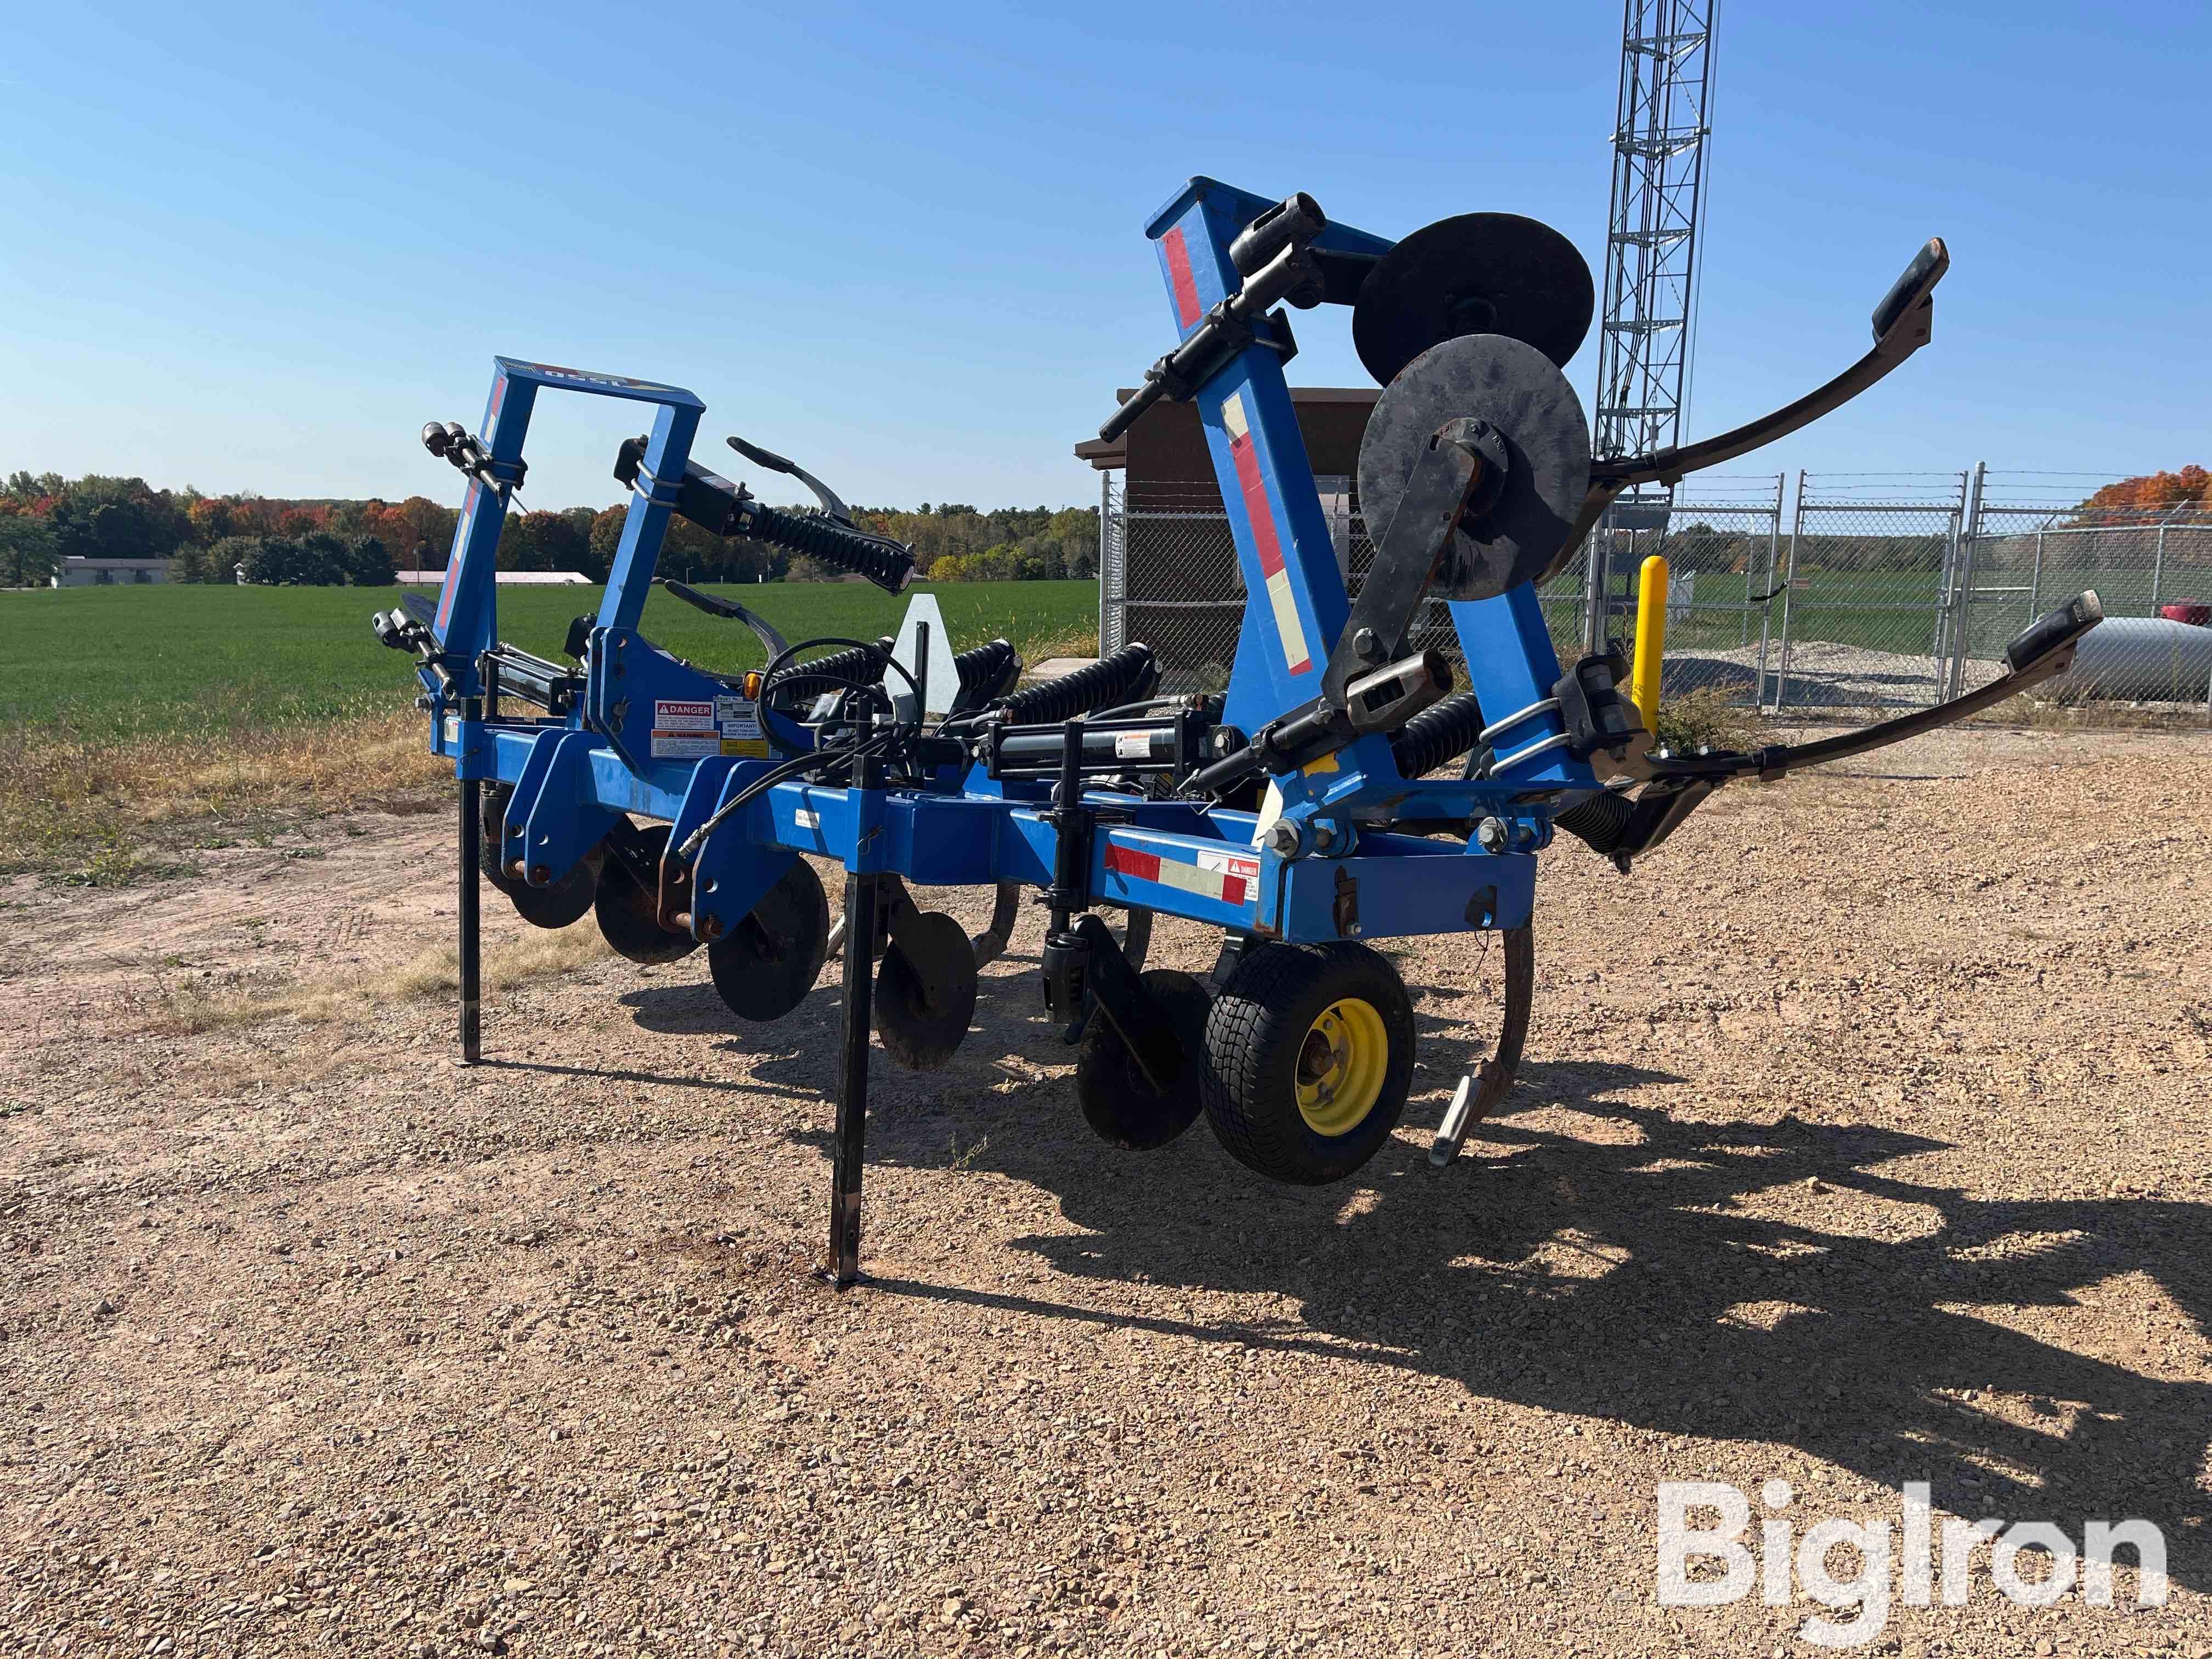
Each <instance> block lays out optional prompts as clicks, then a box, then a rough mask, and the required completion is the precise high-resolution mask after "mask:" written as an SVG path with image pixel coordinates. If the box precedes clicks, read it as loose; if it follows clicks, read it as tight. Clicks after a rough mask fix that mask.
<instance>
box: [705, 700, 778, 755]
mask: <svg viewBox="0 0 2212 1659" xmlns="http://www.w3.org/2000/svg"><path fill="white" fill-rule="evenodd" d="M714 725H715V727H716V728H717V730H719V731H720V733H721V739H722V747H721V750H720V752H721V753H723V754H725V755H732V756H737V757H740V758H743V759H747V760H766V759H767V758H768V733H767V732H763V731H762V730H761V723H760V710H759V708H757V706H756V705H755V704H754V703H753V702H750V700H749V699H747V698H744V697H717V698H715V699H714Z"/></svg>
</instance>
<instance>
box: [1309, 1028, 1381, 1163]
mask: <svg viewBox="0 0 2212 1659" xmlns="http://www.w3.org/2000/svg"><path fill="white" fill-rule="evenodd" d="M1389 1069H1390V1035H1389V1031H1387V1030H1385V1029H1384V1028H1383V1016H1382V1015H1381V1014H1380V1013H1379V1012H1376V1007H1375V1005H1374V1004H1373V1003H1371V1002H1368V1001H1365V1000H1362V999H1361V998H1358V997H1346V998H1345V999H1344V1000H1343V1001H1341V1002H1332V1003H1330V1004H1329V1006H1328V1007H1326V1008H1324V1009H1322V1012H1321V1017H1320V1018H1317V1019H1316V1020H1315V1021H1314V1023H1313V1024H1312V1025H1311V1026H1310V1027H1309V1028H1308V1030H1307V1031H1306V1037H1305V1041H1304V1042H1302V1043H1300V1044H1299V1045H1298V1073H1297V1096H1298V1115H1299V1116H1301V1117H1303V1118H1304V1119H1305V1121H1306V1127H1308V1128H1310V1129H1311V1130H1312V1131H1313V1132H1314V1133H1316V1134H1317V1135H1341V1134H1348V1133H1351V1132H1352V1130H1353V1129H1356V1128H1358V1127H1359V1124H1360V1122H1361V1121H1362V1120H1364V1118H1365V1117H1366V1115H1367V1114H1368V1113H1370V1111H1372V1110H1374V1109H1375V1103H1376V1101H1377V1100H1380V1099H1381V1098H1382V1097H1383V1075H1384V1073H1387V1072H1388V1071H1389Z"/></svg>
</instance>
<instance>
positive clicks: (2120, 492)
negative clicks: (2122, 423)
mask: <svg viewBox="0 0 2212 1659" xmlns="http://www.w3.org/2000/svg"><path fill="white" fill-rule="evenodd" d="M2191 506H2202V507H2205V508H2207V509H2208V510H2212V472H2208V471H2205V470H2204V469H2203V467H2201V466H2194V465H2191V466H2185V467H2183V468H2182V469H2181V470H2180V471H2177V472H2146V473H2142V474H2141V475H2140V476H2139V477H2133V478H2122V479H2121V480H2120V481H2119V482H2118V483H2108V484H2106V486H2105V487H2104V488H2103V489H2100V490H2099V491H2097V493H2096V494H2095V495H2092V496H2090V497H2089V499H2088V500H2087V501H2084V502H2082V503H2081V507H2080V508H2079V509H2078V510H2079V511H2080V512H2081V513H2083V514H2084V515H2087V516H2093V517H2097V518H2109V517H2111V516H2113V515H2116V514H2120V513H2166V512H2171V511H2172V509H2173V508H2175V507H2191Z"/></svg>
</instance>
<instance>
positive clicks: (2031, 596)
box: [2022, 527, 2043, 626]
mask: <svg viewBox="0 0 2212 1659" xmlns="http://www.w3.org/2000/svg"><path fill="white" fill-rule="evenodd" d="M2042 597H2043V532H2042V530H2041V528H2040V527H2039V528H2038V529H2037V531H2036V532H2035V569H2034V573H2033V574H2031V575H2030V576H2029V577H2028V579H2027V620H2028V621H2029V622H2033V621H2034V620H2035V619H2036V618H2037V617H2039V616H2041V615H2042V614H2043V610H2042V607H2041V605H2039V604H2038V603H2037V602H2038V601H2039V599H2042ZM2022 625H2023V626H2025V625H2026V624H2022Z"/></svg>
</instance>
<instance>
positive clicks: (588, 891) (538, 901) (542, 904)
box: [500, 846, 606, 928]
mask: <svg viewBox="0 0 2212 1659" xmlns="http://www.w3.org/2000/svg"><path fill="white" fill-rule="evenodd" d="M605 858H606V854H605V853H604V852H603V851H602V850H601V849H600V848H598V847H596V846H595V847H593V848H592V850H591V851H590V852H588V853H586V854H584V856H583V857H581V858H580V859H578V860H576V862H575V865H574V867H572V868H571V869H570V870H569V872H568V874H566V875H564V876H562V878H561V879H560V880H558V881H556V882H555V883H553V884H551V885H550V886H548V887H532V885H531V884H529V883H527V882H522V881H513V880H509V881H507V882H505V883H502V884H500V886H501V891H503V892H504V893H505V894H506V895H507V898H508V900H509V901H510V902H512V903H513V906H514V914H515V915H518V916H520V917H521V918H522V919H523V920H524V921H526V922H528V923H529V924H530V925H531V926H532V927H549V928H550V927H567V926H568V924H569V923H571V922H573V921H580V920H581V919H582V917H583V915H584V912H585V911H586V910H588V909H590V908H592V899H593V898H595V897H596V896H598V894H599V866H600V865H601V864H602V863H603V862H605Z"/></svg>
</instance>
